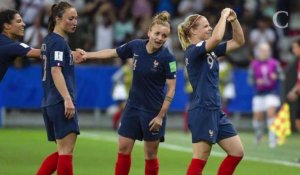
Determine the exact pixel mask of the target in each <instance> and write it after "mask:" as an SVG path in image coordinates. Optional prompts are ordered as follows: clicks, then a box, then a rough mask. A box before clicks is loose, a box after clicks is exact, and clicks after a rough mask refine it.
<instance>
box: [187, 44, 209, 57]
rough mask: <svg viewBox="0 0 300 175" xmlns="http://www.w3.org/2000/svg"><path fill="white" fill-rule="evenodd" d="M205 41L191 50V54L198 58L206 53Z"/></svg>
mask: <svg viewBox="0 0 300 175" xmlns="http://www.w3.org/2000/svg"><path fill="white" fill-rule="evenodd" d="M205 43H206V42H205V41H201V42H199V43H197V44H196V45H194V46H193V47H191V48H190V54H191V55H195V57H196V58H198V57H199V56H201V55H203V54H205V53H206V50H205Z"/></svg>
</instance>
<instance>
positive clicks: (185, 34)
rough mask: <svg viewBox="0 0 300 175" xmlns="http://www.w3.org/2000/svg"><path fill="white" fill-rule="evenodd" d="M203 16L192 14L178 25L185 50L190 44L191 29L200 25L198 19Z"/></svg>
mask: <svg viewBox="0 0 300 175" xmlns="http://www.w3.org/2000/svg"><path fill="white" fill-rule="evenodd" d="M201 17H202V16H201V15H198V14H193V15H190V16H188V17H186V18H185V19H184V22H182V23H180V24H179V25H178V27H177V29H178V38H179V42H180V44H181V47H182V49H183V50H185V49H186V48H187V46H188V45H189V44H190V40H189V37H190V29H191V28H196V27H198V24H197V21H198V20H199V19H200V18H201Z"/></svg>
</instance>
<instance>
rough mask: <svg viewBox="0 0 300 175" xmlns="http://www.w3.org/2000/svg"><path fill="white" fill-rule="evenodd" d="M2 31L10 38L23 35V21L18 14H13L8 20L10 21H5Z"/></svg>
mask: <svg viewBox="0 0 300 175" xmlns="http://www.w3.org/2000/svg"><path fill="white" fill-rule="evenodd" d="M4 26H5V29H4V31H5V32H6V33H7V34H8V35H9V37H11V38H12V39H16V38H19V37H23V36H24V28H25V23H24V22H23V19H22V17H21V16H20V14H18V13H17V14H15V15H14V18H13V19H12V20H11V21H10V23H5V25H4Z"/></svg>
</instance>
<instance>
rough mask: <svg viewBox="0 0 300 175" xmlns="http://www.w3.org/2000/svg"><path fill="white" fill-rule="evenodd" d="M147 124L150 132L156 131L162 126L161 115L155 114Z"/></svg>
mask: <svg viewBox="0 0 300 175" xmlns="http://www.w3.org/2000/svg"><path fill="white" fill-rule="evenodd" d="M149 126H150V129H149V130H150V131H151V132H158V131H159V129H160V128H161V126H162V117H160V116H156V117H155V118H154V119H152V120H151V121H150V123H149Z"/></svg>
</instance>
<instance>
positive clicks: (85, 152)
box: [0, 128, 300, 175]
mask: <svg viewBox="0 0 300 175" xmlns="http://www.w3.org/2000/svg"><path fill="white" fill-rule="evenodd" d="M240 135H241V138H242V141H243V143H244V146H245V158H244V159H243V161H242V162H241V164H240V165H239V166H238V167H237V169H236V172H235V175H297V174H299V172H300V163H296V162H295V160H297V159H298V158H300V151H299V150H300V137H299V135H297V134H295V135H292V136H290V137H288V138H287V144H285V145H283V146H279V147H276V148H275V149H269V148H268V147H267V141H266V138H265V139H264V140H263V142H262V143H261V144H260V145H254V144H253V142H252V140H253V135H252V134H251V133H240ZM117 138H118V136H117V134H116V133H115V132H114V131H108V130H82V133H81V135H80V136H79V137H78V140H77V145H76V148H75V154H74V173H75V174H76V175H113V174H114V164H115V160H116V155H117ZM54 151H55V144H54V143H51V142H48V141H47V140H46V132H45V131H44V130H43V129H16V128H12V129H0V175H33V174H35V173H36V171H37V169H38V168H39V165H40V163H41V162H42V160H43V158H44V157H45V156H46V155H47V154H49V153H52V152H54ZM191 154H192V153H191V143H190V135H189V134H184V133H181V132H178V131H177V132H176V131H167V133H166V142H165V143H162V144H161V145H160V149H159V160H160V173H159V174H160V175H185V172H186V168H187V166H188V164H189V162H190V159H191ZM224 156H225V154H224V152H223V151H222V150H221V149H220V148H219V147H218V146H217V145H215V146H214V149H213V151H212V155H211V157H210V158H209V160H208V163H207V164H206V167H205V170H204V174H205V175H213V174H216V172H217V170H218V166H219V164H220V162H221V161H222V159H223V157H224ZM142 174H144V152H143V145H142V142H136V145H135V147H134V151H133V156H132V167H131V170H130V175H142Z"/></svg>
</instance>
